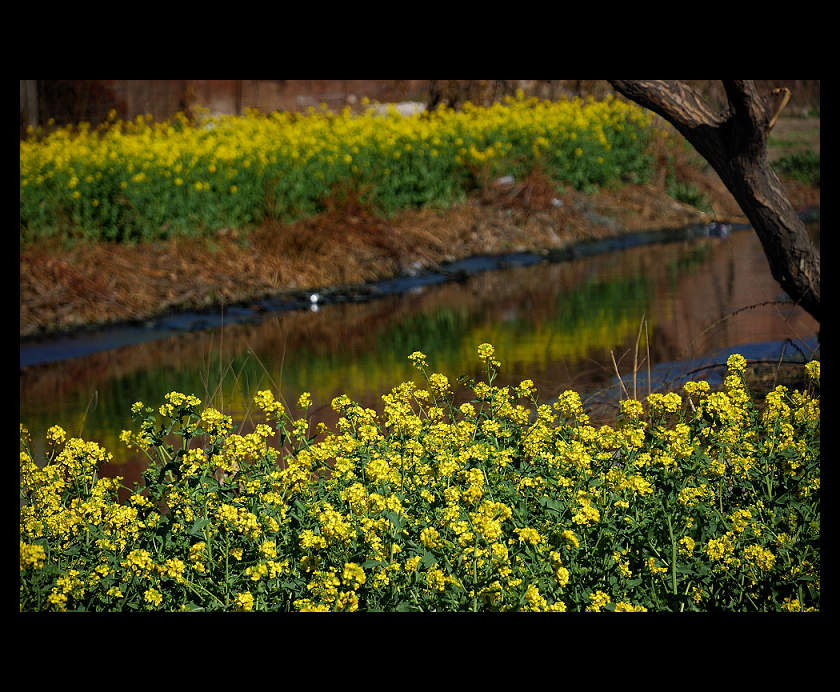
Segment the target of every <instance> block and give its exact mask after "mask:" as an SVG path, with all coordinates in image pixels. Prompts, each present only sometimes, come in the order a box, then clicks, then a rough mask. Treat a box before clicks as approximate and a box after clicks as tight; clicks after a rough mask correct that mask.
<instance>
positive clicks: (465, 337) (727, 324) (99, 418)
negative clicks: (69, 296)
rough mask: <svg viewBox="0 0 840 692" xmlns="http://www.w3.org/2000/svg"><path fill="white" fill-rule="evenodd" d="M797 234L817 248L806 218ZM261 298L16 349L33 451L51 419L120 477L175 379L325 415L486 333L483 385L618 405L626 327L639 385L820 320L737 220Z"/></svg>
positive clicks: (197, 389) (792, 342)
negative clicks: (140, 425) (144, 414)
mask: <svg viewBox="0 0 840 692" xmlns="http://www.w3.org/2000/svg"><path fill="white" fill-rule="evenodd" d="M810 230H811V233H812V236H813V237H814V239H815V241H816V242H817V243H818V242H819V226H818V225H812V227H811V228H810ZM258 308H259V309H258V310H253V309H246V308H242V307H232V308H228V309H226V310H225V311H224V312H221V311H220V312H209V313H201V314H199V313H193V314H182V315H178V316H171V317H167V318H162V319H160V320H156V321H153V322H150V323H148V324H146V325H139V326H137V325H135V326H126V327H119V328H113V329H110V330H102V331H100V332H88V333H86V334H84V335H80V336H78V337H75V338H74V339H64V340H56V341H53V342H49V343H26V344H22V345H21V375H20V420H21V422H22V423H23V424H24V425H25V426H26V427H28V428H29V430H30V432H31V433H32V438H33V451H35V452H36V454H37V453H38V450H39V449H43V445H42V443H40V442H39V440H41V439H42V438H43V435H44V433H45V431H46V430H47V428H49V427H50V426H51V425H53V424H59V425H61V426H62V427H64V428H65V429H66V430H67V432H68V435H71V436H81V437H83V438H84V439H86V440H94V441H97V442H99V443H100V444H102V445H104V446H105V447H106V448H107V449H108V450H109V451H111V452H112V453H113V454H114V458H115V461H116V462H117V463H116V464H114V468H113V469H112V472H114V473H119V474H120V475H123V476H125V477H126V479H127V480H128V481H130V480H131V479H132V478H135V479H136V478H137V477H138V476H139V470H140V469H141V468H142V463H143V462H142V460H141V459H139V458H138V457H135V456H133V455H132V454H131V453H130V452H128V451H127V450H125V449H124V447H123V445H122V444H121V443H120V442H119V440H118V436H119V433H120V431H121V430H123V429H127V428H129V427H131V417H130V412H129V409H130V407H131V404H132V403H134V402H135V401H138V400H140V401H143V402H145V403H147V404H149V405H152V406H154V407H157V406H158V405H159V404H160V403H161V402H162V401H163V396H164V395H165V394H166V393H167V392H170V391H173V390H174V391H180V392H183V393H191V394H195V395H196V396H198V397H200V398H201V399H202V402H203V404H204V405H207V406H215V407H216V408H219V409H220V410H222V411H224V412H225V413H227V414H230V415H232V416H233V417H234V420H235V422H236V423H237V424H240V425H242V426H244V427H247V426H248V425H250V424H253V423H256V422H260V417H259V415H258V412H255V411H254V409H253V406H252V404H251V399H252V397H253V394H254V393H255V392H256V391H257V390H259V389H264V388H271V389H272V390H273V391H274V392H275V393H276V394H277V395H278V398H279V399H280V400H283V401H285V403H286V405H287V408H289V409H291V410H292V412H293V415H299V413H298V412H297V411H296V410H295V407H294V402H296V401H297V398H298V396H299V395H300V393H301V392H303V391H308V392H311V394H312V399H313V401H314V407H313V409H311V410H310V412H309V413H310V415H311V417H312V418H313V420H315V421H318V420H323V421H325V422H326V423H327V424H328V425H333V424H334V414H333V412H332V410H331V409H330V402H331V401H332V399H333V397H335V396H337V395H338V394H342V393H343V394H347V395H348V396H350V397H351V398H352V399H354V400H355V401H358V402H359V403H361V404H362V405H364V406H368V407H371V408H374V409H377V410H380V411H381V404H382V402H381V398H380V397H381V395H382V394H383V393H387V392H388V391H390V389H391V388H392V387H394V386H396V385H397V384H399V383H400V382H402V381H404V380H407V379H414V380H416V381H418V383H419V382H420V380H419V375H418V373H417V371H416V370H414V368H413V367H412V366H411V363H410V362H409V361H408V358H407V357H408V355H409V354H410V353H412V352H413V351H415V350H421V351H423V352H424V353H426V354H427V356H428V360H429V364H430V366H431V367H432V368H433V370H435V371H437V372H442V373H444V374H446V375H447V376H448V377H449V380H450V382H453V383H454V382H455V381H456V378H457V377H458V376H459V375H468V376H472V377H477V378H479V377H481V370H480V363H479V361H478V359H477V356H476V347H477V346H478V344H480V343H482V342H489V343H492V344H493V345H494V346H495V347H496V353H497V358H498V359H499V360H501V362H502V370H501V373H500V375H499V378H498V379H497V381H496V383H497V384H500V385H504V384H512V385H516V384H518V383H519V382H520V381H521V380H522V379H524V378H530V379H532V380H533V381H534V383H535V384H536V386H537V388H538V390H539V394H540V398H541V399H543V400H545V399H550V398H552V397H554V396H556V395H557V394H559V393H561V392H562V391H564V390H566V389H575V390H577V391H579V392H581V394H582V395H586V396H588V397H589V398H590V399H591V400H595V399H600V400H601V401H607V402H609V401H610V400H612V399H614V400H615V401H614V402H613V403H614V404H617V401H618V394H617V389H615V387H616V383H617V379H616V376H615V368H614V366H613V363H612V358H613V357H614V358H615V360H616V362H617V365H618V368H619V370H620V372H621V373H622V374H625V373H628V372H630V371H632V369H633V359H634V353H635V352H636V350H635V347H636V343H637V340H638V339H639V335H640V325H644V326H646V331H645V330H644V329H643V330H642V332H641V334H642V336H641V344H642V347H641V354H642V355H644V353H646V352H647V348H649V352H650V365H651V368H652V372H651V376H652V383H651V387H652V388H653V389H656V388H665V387H667V386H669V384H673V382H674V381H677V379H678V377H679V376H680V375H681V374H685V373H687V372H689V371H690V370H692V369H696V368H699V367H704V364H709V363H713V362H722V361H725V358H726V354H728V353H730V352H733V351H739V352H741V353H743V354H744V355H745V356H747V357H748V358H754V359H759V360H761V359H766V358H770V359H772V358H778V356H779V353H780V351H781V349H784V350H785V352H786V353H787V354H789V355H795V356H796V355H799V356H800V357H801V353H803V352H807V351H808V350H809V349H812V348H814V347H815V346H816V334H817V329H818V324H817V323H816V321H815V320H814V319H813V318H811V317H810V316H809V315H808V314H807V313H806V312H805V311H804V310H802V309H800V308H798V307H797V306H795V305H793V304H792V303H791V302H790V301H789V300H788V299H787V298H786V296H784V294H783V293H782V290H781V288H780V287H779V285H778V283H776V281H775V280H774V279H773V278H772V276H771V275H770V271H769V268H768V265H767V260H766V258H765V256H764V253H763V251H762V248H761V246H760V244H759V242H758V239H757V237H756V235H755V233H753V232H752V231H751V230H749V229H746V230H736V231H735V232H732V233H730V234H729V235H728V236H727V237H724V238H721V237H712V236H707V235H705V234H703V233H698V232H692V233H687V232H680V233H676V232H675V233H671V234H665V235H660V236H653V235H650V234H639V235H638V236H633V237H628V238H625V239H623V240H621V241H619V242H616V243H614V244H613V245H603V244H602V245H600V246H598V245H587V246H581V247H579V248H578V249H577V251H576V252H575V253H574V255H572V254H571V253H566V254H565V255H553V256H546V255H539V254H534V255H531V254H520V255H511V256H509V257H506V258H474V259H472V260H469V261H464V262H461V263H457V264H455V265H452V266H449V267H447V268H445V269H444V271H441V272H437V273H434V274H427V275H423V276H415V277H403V278H401V279H398V280H394V281H390V282H382V283H380V284H377V285H375V286H368V287H365V288H364V289H362V290H359V291H354V292H353V293H352V294H351V293H347V292H344V293H335V292H333V293H330V292H325V293H324V294H323V295H317V296H314V297H313V296H309V295H300V296H291V297H286V298H283V299H282V300H280V299H276V300H274V301H264V303H263V304H262V305H260V306H258ZM642 320H644V322H643V321H642ZM645 342H647V347H646V345H645ZM646 368H647V364H645V365H644V367H643V368H641V369H640V374H641V373H642V372H644V373H645V375H646ZM697 377H698V378H700V377H702V375H698V376H697ZM628 382H629V381H628ZM637 385H638V386H639V387H640V388H641V389H640V394H641V393H642V392H644V393H646V392H647V383H646V382H645V381H644V378H641V379H639V380H638V382H637ZM585 398H586V397H585ZM39 445H40V446H39Z"/></svg>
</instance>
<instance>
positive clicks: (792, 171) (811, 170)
mask: <svg viewBox="0 0 840 692" xmlns="http://www.w3.org/2000/svg"><path fill="white" fill-rule="evenodd" d="M773 167H774V168H775V169H776V170H777V171H778V172H779V173H780V174H782V175H787V176H789V177H791V178H793V179H794V180H799V181H800V182H803V183H808V184H809V185H819V184H820V155H819V154H817V153H815V152H813V151H803V152H800V153H798V154H791V155H789V156H783V157H781V158H780V159H778V160H777V161H776V162H775V163H774V164H773Z"/></svg>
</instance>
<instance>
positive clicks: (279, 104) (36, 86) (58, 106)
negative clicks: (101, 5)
mask: <svg viewBox="0 0 840 692" xmlns="http://www.w3.org/2000/svg"><path fill="white" fill-rule="evenodd" d="M686 81H688V83H689V84H691V85H692V86H695V87H696V88H698V89H700V90H701V91H703V92H704V93H705V94H706V95H707V96H708V97H709V98H710V99H711V100H712V101H713V102H715V103H720V104H721V105H722V104H723V103H724V95H723V90H722V88H721V86H720V82H719V81H716V80H686ZM758 84H759V88H760V89H761V90H762V92H764V91H769V90H770V89H771V88H773V87H776V86H786V87H788V88H789V89H791V91H792V98H791V101H790V103H789V104H788V106H787V109H786V111H787V112H788V113H794V114H800V113H802V112H807V111H808V110H819V104H820V80H758ZM517 89H522V90H523V91H524V92H525V94H526V95H527V96H538V97H539V98H548V99H559V98H568V97H569V96H587V95H593V96H595V97H596V98H600V97H602V96H604V95H605V94H606V93H608V92H611V91H612V88H611V87H610V85H609V84H608V83H607V82H606V81H605V80H597V79H594V80H592V79H591V80H586V79H531V80H520V79H504V80H428V79H426V80H423V79H372V80H371V79H22V80H20V129H21V136H23V135H24V133H25V131H26V128H27V126H32V127H37V126H38V125H44V126H46V125H47V124H48V122H49V121H50V119H52V120H53V121H54V123H55V124H56V125H65V124H68V123H78V122H83V121H84V122H89V123H91V125H94V126H95V125H97V124H99V123H100V122H103V121H104V120H105V119H106V118H107V116H108V112H109V111H110V110H112V109H113V110H115V111H116V113H117V116H118V117H119V118H121V119H133V118H135V117H136V116H137V115H146V114H150V115H151V116H152V117H153V118H154V119H155V120H166V119H168V118H171V117H172V116H174V115H175V114H176V113H177V112H179V111H183V112H189V111H190V110H191V109H193V108H195V107H196V106H201V107H204V108H208V109H209V110H210V112H211V113H212V114H239V113H242V112H243V111H244V110H245V109H246V108H256V109H258V110H260V111H263V112H271V111H275V110H282V111H302V110H305V109H306V108H307V107H309V106H313V107H316V108H317V107H318V106H319V104H321V103H325V104H327V106H329V107H330V108H331V109H333V110H338V109H340V108H343V107H345V106H350V107H351V108H354V109H356V108H359V107H360V105H361V99H362V98H364V97H367V98H368V99H370V100H371V101H379V102H381V103H388V102H401V101H419V102H422V103H426V104H431V105H435V104H437V103H441V102H443V103H447V104H448V105H451V106H457V105H459V104H461V103H463V102H464V101H466V100H470V101H472V102H473V103H482V104H484V105H486V104H488V103H489V102H492V101H494V100H498V99H500V98H501V97H502V96H504V95H505V94H513V93H514V92H515V91H516V90H517Z"/></svg>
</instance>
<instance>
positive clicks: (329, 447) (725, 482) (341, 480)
mask: <svg viewBox="0 0 840 692" xmlns="http://www.w3.org/2000/svg"><path fill="white" fill-rule="evenodd" d="M477 355H478V357H479V359H480V361H481V362H482V364H483V365H484V366H486V367H487V368H488V378H487V380H488V381H486V382H481V383H476V384H474V385H471V387H472V389H473V397H472V401H471V402H467V403H463V404H460V405H458V404H456V402H455V401H454V396H455V395H454V393H453V392H452V389H451V387H449V386H448V384H449V381H448V378H445V376H443V375H441V374H440V373H433V372H431V371H430V370H429V368H428V365H427V362H426V360H427V359H426V357H425V355H424V354H422V353H421V352H415V353H413V354H412V355H411V356H410V360H411V362H412V363H414V364H415V365H416V366H418V369H419V370H420V372H421V373H422V375H423V377H424V378H425V379H426V382H427V383H428V388H427V389H421V388H420V385H418V384H417V383H414V382H406V383H402V384H401V385H398V386H397V387H394V388H393V389H392V390H391V392H390V393H389V394H385V395H383V397H382V399H383V404H384V406H383V414H382V415H380V414H378V413H377V412H376V411H373V410H369V409H364V408H362V407H361V406H359V405H358V404H356V403H355V402H353V401H352V400H350V399H349V398H348V397H346V396H340V397H336V398H335V399H334V400H333V402H332V405H333V408H334V410H335V411H336V413H337V414H338V416H339V417H338V423H337V425H336V430H334V431H329V430H327V431H325V433H324V434H323V435H322V436H321V437H320V438H315V439H305V438H304V439H301V440H295V439H294V436H293V435H289V434H288V433H289V430H290V429H294V427H295V425H296V421H294V420H293V419H292V418H290V417H289V416H288V415H286V413H285V409H284V407H283V406H282V405H280V404H279V403H278V402H277V401H276V400H275V398H274V396H273V394H272V393H271V392H270V391H268V390H263V391H260V392H258V393H257V394H256V396H255V403H256V404H257V406H258V408H259V409H261V410H262V411H264V412H265V413H266V416H267V419H268V420H270V421H272V422H274V423H275V424H276V429H277V430H280V431H285V434H283V435H277V436H276V437H277V438H281V441H280V445H281V447H280V449H276V448H272V447H271V446H270V445H269V441H271V440H272V438H273V435H274V430H273V429H272V427H270V426H269V425H266V424H264V423H257V424H256V425H254V429H253V432H250V433H246V434H243V435H239V434H232V433H231V429H232V427H231V421H230V419H229V418H228V417H226V416H223V415H222V414H221V413H219V412H218V411H216V410H215V409H210V408H207V409H205V410H204V411H199V410H198V407H199V405H200V403H197V402H198V400H197V399H195V398H194V397H189V396H187V395H181V394H179V393H177V392H170V394H168V395H167V396H166V398H165V403H164V404H163V408H164V412H165V414H166V415H165V417H167V418H169V419H170V421H171V424H172V425H177V426H180V428H179V429H178V431H179V432H183V431H190V435H186V434H184V435H182V436H181V437H182V439H184V440H185V445H184V447H183V448H182V449H181V450H178V451H177V453H174V451H173V453H171V456H170V457H168V456H167V455H168V454H170V452H168V451H167V447H165V446H164V445H163V444H162V443H161V444H159V445H158V446H157V449H158V451H159V453H160V455H161V456H162V457H164V460H163V462H162V463H161V464H152V465H151V466H150V468H149V469H148V470H147V471H146V472H144V481H145V483H146V485H145V487H143V486H141V487H140V488H138V489H135V491H134V492H132V493H131V494H130V495H129V497H128V499H127V500H126V501H124V502H120V501H119V497H118V490H119V489H120V483H121V479H109V478H97V476H96V470H97V468H98V467H99V466H100V465H101V464H103V463H106V462H107V460H108V455H107V453H105V452H104V450H102V449H101V448H100V447H99V446H98V445H95V444H92V443H85V442H83V441H82V440H77V439H73V438H71V439H69V440H68V439H66V433H64V431H63V430H61V429H60V428H58V427H54V428H52V429H51V430H50V431H49V433H48V437H49V439H50V440H51V444H50V445H48V454H49V456H50V459H51V461H50V462H49V463H47V464H46V465H44V466H39V465H37V464H36V463H35V462H34V461H33V460H32V458H31V456H30V453H29V447H28V438H27V435H26V433H25V429H24V428H23V427H22V428H21V452H20V475H21V500H22V506H21V521H20V571H21V607H22V608H24V603H25V604H26V606H25V607H26V608H28V609H38V608H44V609H54V610H67V609H70V608H73V607H76V606H80V605H87V606H89V607H92V608H101V609H112V608H117V607H118V608H125V609H134V610H142V609H167V608H172V609H177V608H178V607H182V608H184V609H187V610H191V609H198V608H206V609H216V610H240V611H248V610H266V609H294V610H300V611H348V612H352V611H356V610H377V609H397V610H411V609H415V608H419V609H428V610H444V609H464V610H480V609H487V610H532V611H557V612H562V611H567V610H575V611H590V612H600V611H615V612H634V611H644V610H650V609H658V608H673V607H675V606H674V605H673V604H677V606H679V607H680V608H681V609H684V608H689V609H703V608H711V609H726V608H731V607H734V605H733V604H738V603H743V602H749V603H750V604H752V605H753V606H754V607H755V608H756V609H764V610H771V609H796V608H801V609H808V608H813V607H815V604H818V602H819V552H818V548H816V547H815V546H818V544H819V494H820V479H819V439H818V432H819V427H818V420H815V419H814V414H815V412H817V411H818V410H819V407H818V399H815V398H814V397H812V396H811V395H810V394H808V393H803V392H789V391H788V390H787V389H785V388H777V389H776V390H774V391H773V392H771V393H770V394H769V395H768V397H767V398H766V401H765V402H764V407H763V409H762V413H761V415H759V414H758V413H757V412H756V410H755V409H754V408H753V404H752V401H751V399H750V398H749V396H748V395H747V394H746V390H745V388H744V384H743V380H744V378H743V375H744V372H745V367H746V366H745V362H744V361H743V360H742V359H740V358H734V357H733V358H730V359H729V363H728V367H729V371H730V372H729V375H728V376H727V378H726V380H725V382H724V385H723V389H722V390H721V391H718V392H713V391H711V390H710V388H707V387H706V386H703V384H701V383H694V385H693V386H690V387H689V386H686V387H684V389H683V392H684V395H685V396H684V397H680V396H678V395H673V396H669V395H659V396H652V397H648V399H647V402H646V403H647V406H644V405H643V403H642V402H638V401H632V400H631V401H628V402H625V404H624V405H623V406H622V415H621V416H620V417H619V420H618V422H617V423H616V427H611V426H609V425H602V426H600V427H595V426H593V425H590V424H589V420H588V417H587V416H586V414H585V413H584V412H583V408H582V404H581V400H580V397H579V396H578V395H577V394H576V393H574V392H570V391H567V392H563V393H561V394H560V395H559V396H558V397H557V399H556V400H555V401H554V402H553V403H552V404H537V402H536V401H535V400H534V401H533V403H534V404H535V405H536V411H531V410H529V409H527V408H524V407H523V406H522V405H521V404H519V403H517V402H518V401H519V400H520V399H521V398H522V397H523V396H524V397H530V396H531V395H532V394H533V389H534V387H533V383H532V382H531V381H530V380H522V382H521V384H520V385H519V386H518V387H513V388H511V387H508V386H504V387H500V386H496V385H494V384H493V382H494V377H495V375H496V369H497V368H498V367H499V365H498V361H497V360H496V351H495V349H494V348H493V346H492V345H491V344H488V343H483V344H482V345H481V346H480V347H479V348H478V351H477ZM812 369H813V366H812ZM304 394H305V393H304ZM433 400H434V401H435V404H434V405H432V403H431V402H432V401H433ZM298 404H299V406H301V407H308V406H309V405H311V401H310V400H308V397H306V396H302V397H301V400H299V401H298ZM133 409H135V410H134V411H133V412H134V413H135V414H136V415H138V416H141V415H143V414H144V413H148V414H150V418H151V419H152V420H153V422H152V423H150V424H149V425H151V426H152V427H148V428H146V432H147V433H148V434H150V435H152V434H153V438H154V439H159V438H160V436H161V429H159V428H155V427H154V426H155V425H167V426H168V425H169V423H167V422H166V421H164V422H163V423H161V424H159V423H156V422H154V420H155V416H154V414H155V410H154V409H149V408H147V407H145V405H143V404H142V403H141V402H138V404H137V405H136V406H135V407H133ZM157 412H158V413H160V409H158V411H157ZM148 420H149V419H148V418H147V419H143V420H141V421H139V422H140V423H141V424H143V425H146V424H147V421H148ZM199 431H201V432H203V433H205V434H207V436H208V438H210V443H209V445H208V446H207V447H206V448H205V447H202V446H198V445H195V446H192V445H188V444H187V442H189V443H194V442H195V441H196V439H197V438H195V437H194V435H198V434H199ZM167 459H169V460H170V461H168V462H167ZM779 497H784V498H789V499H795V501H796V503H797V504H796V507H793V506H784V505H782V504H781V502H780V501H779V499H778V498H779ZM162 536H165V539H164V540H163V542H162V541H161V537H162ZM65 553H66V554H65ZM56 556H62V558H61V560H62V561H61V562H59V561H58V559H57V557H56ZM73 556H78V557H73ZM739 589H742V590H741V591H739Z"/></svg>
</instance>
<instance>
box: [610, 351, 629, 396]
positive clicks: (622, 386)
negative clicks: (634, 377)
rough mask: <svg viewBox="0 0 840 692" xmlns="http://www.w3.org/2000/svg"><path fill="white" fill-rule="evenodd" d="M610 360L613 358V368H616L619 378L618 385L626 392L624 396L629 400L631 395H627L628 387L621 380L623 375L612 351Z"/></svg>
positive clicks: (616, 374)
mask: <svg viewBox="0 0 840 692" xmlns="http://www.w3.org/2000/svg"><path fill="white" fill-rule="evenodd" d="M610 358H612V364H613V367H614V368H615V376H616V377H617V378H618V383H619V384H620V385H621V388H622V389H623V390H624V396H626V397H627V398H628V399H629V398H630V395H629V394H628V393H627V387H625V386H624V380H622V379H621V375H620V374H619V372H618V365H617V364H616V362H615V356H614V355H613V352H612V349H610Z"/></svg>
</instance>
